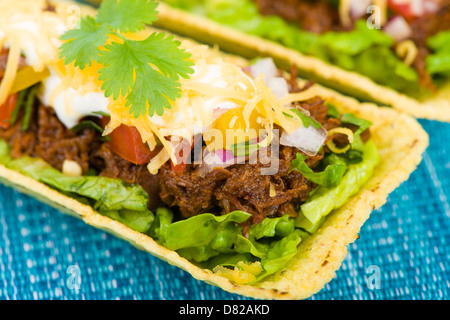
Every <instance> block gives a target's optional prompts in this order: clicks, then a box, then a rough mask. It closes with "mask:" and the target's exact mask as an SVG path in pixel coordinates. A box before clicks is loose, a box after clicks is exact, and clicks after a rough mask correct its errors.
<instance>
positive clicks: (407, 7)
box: [388, 0, 426, 20]
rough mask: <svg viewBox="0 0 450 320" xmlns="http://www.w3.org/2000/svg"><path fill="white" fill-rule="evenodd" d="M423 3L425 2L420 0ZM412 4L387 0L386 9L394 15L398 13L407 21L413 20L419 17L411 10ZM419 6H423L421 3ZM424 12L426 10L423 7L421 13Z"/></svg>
mask: <svg viewBox="0 0 450 320" xmlns="http://www.w3.org/2000/svg"><path fill="white" fill-rule="evenodd" d="M422 1H423V2H425V0H422ZM411 3H412V2H405V1H399V0H388V7H389V9H391V10H392V11H394V12H395V13H398V14H400V15H402V16H403V17H404V18H405V19H407V20H413V19H415V18H417V17H419V15H417V14H416V13H415V12H414V10H413V8H412V4H411ZM420 5H422V6H423V5H424V4H423V3H420ZM425 12H426V8H425V7H423V13H425Z"/></svg>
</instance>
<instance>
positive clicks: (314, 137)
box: [280, 125, 327, 156]
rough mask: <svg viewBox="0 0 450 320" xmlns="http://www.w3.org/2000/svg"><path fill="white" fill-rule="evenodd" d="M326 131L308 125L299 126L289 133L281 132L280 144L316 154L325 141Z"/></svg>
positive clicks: (309, 153) (312, 154) (311, 154)
mask: <svg viewBox="0 0 450 320" xmlns="http://www.w3.org/2000/svg"><path fill="white" fill-rule="evenodd" d="M326 138H327V131H326V130H325V129H324V128H323V127H320V128H319V129H316V128H314V126H313V125H310V126H309V127H308V128H306V127H301V128H299V129H297V130H296V131H294V132H293V133H291V134H287V133H286V132H283V133H282V134H281V138H280V144H281V145H284V146H288V147H294V148H297V149H299V150H301V151H303V152H304V153H306V154H307V155H310V156H314V155H316V154H317V153H318V152H319V150H320V148H321V147H322V146H323V144H324V143H325V140H326Z"/></svg>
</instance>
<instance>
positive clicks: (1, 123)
mask: <svg viewBox="0 0 450 320" xmlns="http://www.w3.org/2000/svg"><path fill="white" fill-rule="evenodd" d="M16 102H17V93H15V94H12V95H10V96H9V97H8V99H6V101H5V103H4V104H3V105H2V106H0V128H3V129H8V128H9V126H10V125H11V117H12V114H13V111H14V109H15V107H16Z"/></svg>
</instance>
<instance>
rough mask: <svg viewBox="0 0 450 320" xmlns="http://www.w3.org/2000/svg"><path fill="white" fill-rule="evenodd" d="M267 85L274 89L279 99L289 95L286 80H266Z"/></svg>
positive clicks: (277, 78) (279, 78)
mask: <svg viewBox="0 0 450 320" xmlns="http://www.w3.org/2000/svg"><path fill="white" fill-rule="evenodd" d="M265 82H266V85H267V86H268V87H269V88H271V89H272V92H273V94H274V95H275V97H276V98H277V99H281V98H284V97H286V96H287V95H288V94H289V86H288V83H287V81H286V79H284V78H281V77H276V78H269V79H266V81H265Z"/></svg>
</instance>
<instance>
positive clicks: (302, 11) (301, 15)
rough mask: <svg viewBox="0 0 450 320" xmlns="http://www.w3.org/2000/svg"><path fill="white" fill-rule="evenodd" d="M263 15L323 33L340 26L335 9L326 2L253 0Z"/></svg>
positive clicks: (321, 0) (324, 0) (320, 0)
mask: <svg viewBox="0 0 450 320" xmlns="http://www.w3.org/2000/svg"><path fill="white" fill-rule="evenodd" d="M255 2H256V5H257V6H258V8H259V11H260V12H261V13H262V14H264V15H277V16H280V17H282V18H283V19H284V20H286V21H289V22H293V23H298V24H299V25H300V27H301V28H302V29H303V30H306V31H310V32H314V33H324V32H326V31H331V30H338V29H341V28H342V26H341V24H340V20H339V13H338V11H337V10H336V8H335V7H334V6H333V5H331V4H330V2H329V1H326V0H317V1H308V0H276V1H274V0H255Z"/></svg>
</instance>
